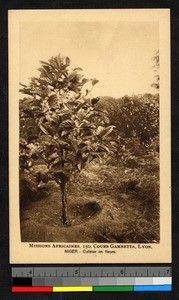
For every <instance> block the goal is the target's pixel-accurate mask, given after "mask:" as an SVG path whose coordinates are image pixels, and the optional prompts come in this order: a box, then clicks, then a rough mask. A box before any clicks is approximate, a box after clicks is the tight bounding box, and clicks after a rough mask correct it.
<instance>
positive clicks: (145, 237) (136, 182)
mask: <svg viewBox="0 0 179 300" xmlns="http://www.w3.org/2000/svg"><path fill="white" fill-rule="evenodd" d="M68 203H69V205H68V216H69V220H70V223H71V226H68V227H64V226H63V225H62V220H61V216H60V215H61V199H60V191H59V189H58V187H57V185H56V184H54V183H52V182H51V183H50V193H49V194H45V196H44V197H42V198H41V199H36V200H34V201H32V200H30V201H29V202H28V203H27V204H26V205H24V207H23V208H22V209H21V237H22V241H23V242H84V243H85V242H92V243H93V242H99V243H104V242H118V243H158V242H159V236H160V234H159V233H160V230H159V229H160V228H159V158H158V154H157V153H154V152H152V151H151V152H146V151H143V153H142V154H141V149H140V151H138V152H137V151H136V154H135V153H132V154H131V152H130V151H129V152H128V154H127V155H126V156H125V155H124V156H123V157H122V158H120V161H119V164H118V166H116V161H115V158H109V159H108V162H107V163H103V164H99V163H97V162H93V163H91V164H90V165H89V166H88V167H87V168H86V169H85V170H83V171H82V172H81V173H80V174H79V176H78V177H77V178H76V180H75V182H71V183H70V185H69V186H68Z"/></svg>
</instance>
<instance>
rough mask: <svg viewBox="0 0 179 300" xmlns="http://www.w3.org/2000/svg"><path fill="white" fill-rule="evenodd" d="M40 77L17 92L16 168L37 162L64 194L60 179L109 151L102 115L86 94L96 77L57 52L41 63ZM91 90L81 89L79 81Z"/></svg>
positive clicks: (29, 167)
mask: <svg viewBox="0 0 179 300" xmlns="http://www.w3.org/2000/svg"><path fill="white" fill-rule="evenodd" d="M41 64H42V67H41V68H39V69H38V70H39V71H40V76H39V77H38V78H32V79H31V81H30V84H29V86H25V85H22V87H23V88H22V89H21V90H20V91H21V92H22V93H23V94H26V95H29V96H30V97H29V98H24V99H22V100H20V130H21V132H20V136H21V139H20V167H21V169H22V170H28V171H29V172H35V168H34V166H35V164H36V161H37V160H39V159H40V160H42V161H43V162H44V163H45V164H46V166H47V168H48V172H47V177H48V178H50V179H52V180H55V181H56V182H57V183H58V184H59V185H60V187H61V190H62V193H64V189H65V185H66V183H67V182H68V181H69V180H70V179H71V178H72V177H73V176H74V175H75V174H76V173H77V172H80V171H81V170H82V169H83V168H84V167H85V166H86V165H87V164H88V163H90V162H91V161H92V160H94V159H99V160H100V159H101V157H102V156H103V155H104V153H106V152H108V153H110V152H111V151H113V150H114V149H115V143H114V142H112V141H111V137H110V134H111V133H112V131H113V129H114V126H112V125H109V118H108V116H107V113H106V112H105V111H102V110H97V109H95V104H96V103H97V102H98V101H99V99H98V98H95V99H94V98H93V99H90V97H89V95H90V92H91V90H92V89H93V87H94V85H95V84H96V83H97V82H98V80H96V79H86V78H84V76H83V74H82V69H81V68H75V69H71V68H70V59H69V58H68V57H63V56H61V55H58V56H57V57H52V58H51V59H50V60H49V61H48V62H44V61H42V62H41ZM86 83H88V85H89V84H91V89H90V90H89V89H85V84H86Z"/></svg>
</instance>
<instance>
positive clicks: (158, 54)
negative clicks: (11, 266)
mask: <svg viewBox="0 0 179 300" xmlns="http://www.w3.org/2000/svg"><path fill="white" fill-rule="evenodd" d="M8 18H9V184H10V185H9V201H10V202H9V203H10V263H62V264H63V263H169V262H171V162H170V155H171V153H170V136H171V134H170V10H169V9H124V10H123V9H115V10H112V9H104V10H95V9H90V10H58V9H57V10H10V11H9V15H8Z"/></svg>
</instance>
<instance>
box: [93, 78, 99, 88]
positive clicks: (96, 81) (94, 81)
mask: <svg viewBox="0 0 179 300" xmlns="http://www.w3.org/2000/svg"><path fill="white" fill-rule="evenodd" d="M98 82H99V80H97V79H93V80H92V82H91V83H92V86H94V85H95V84H97V83H98Z"/></svg>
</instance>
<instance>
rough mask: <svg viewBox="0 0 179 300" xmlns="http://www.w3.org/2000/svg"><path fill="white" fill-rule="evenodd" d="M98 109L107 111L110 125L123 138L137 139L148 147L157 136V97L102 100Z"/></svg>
mask: <svg viewBox="0 0 179 300" xmlns="http://www.w3.org/2000/svg"><path fill="white" fill-rule="evenodd" d="M99 107H100V108H101V109H102V108H105V109H106V110H107V111H108V114H109V119H110V124H111V123H112V124H114V125H115V126H116V128H117V131H118V134H119V135H120V136H121V137H124V138H130V137H137V138H138V139H139V141H140V143H141V144H142V145H144V146H146V147H148V146H149V145H150V144H151V143H152V142H153V141H154V140H155V139H156V138H157V137H158V134H159V96H158V95H151V94H145V95H138V96H132V97H129V96H125V97H122V98H120V99H113V98H107V97H106V98H102V99H101V100H100V102H99Z"/></svg>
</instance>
